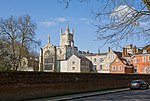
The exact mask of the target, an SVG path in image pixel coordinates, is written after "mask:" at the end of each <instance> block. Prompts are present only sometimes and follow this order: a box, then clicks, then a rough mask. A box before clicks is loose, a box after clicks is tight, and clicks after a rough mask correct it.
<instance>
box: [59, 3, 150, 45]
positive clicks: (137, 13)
mask: <svg viewBox="0 0 150 101" xmlns="http://www.w3.org/2000/svg"><path fill="white" fill-rule="evenodd" d="M71 1H72V0H62V1H61V2H62V3H65V7H66V8H68V7H69V3H70V2H71ZM79 1H80V2H88V3H91V4H92V3H93V2H98V4H99V7H97V10H92V14H93V18H94V20H93V23H92V24H94V25H95V26H96V27H97V39H98V40H100V41H102V42H103V43H104V45H105V44H116V45H118V44H119V43H120V44H121V43H123V42H128V41H131V40H133V41H134V40H139V39H145V44H147V43H149V42H150V26H149V24H150V0H79Z"/></svg>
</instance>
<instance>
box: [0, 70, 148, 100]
mask: <svg viewBox="0 0 150 101" xmlns="http://www.w3.org/2000/svg"><path fill="white" fill-rule="evenodd" d="M133 79H144V80H146V81H148V82H149V83H150V75H139V74H97V73H47V72H0V99H1V101H2V100H5V101H10V100H11V101H13V100H14V101H15V100H18V101H19V100H25V99H34V98H41V97H50V96H57V95H64V94H72V93H80V92H87V91H96V90H105V89H115V88H124V87H128V84H129V82H130V81H131V80H133Z"/></svg>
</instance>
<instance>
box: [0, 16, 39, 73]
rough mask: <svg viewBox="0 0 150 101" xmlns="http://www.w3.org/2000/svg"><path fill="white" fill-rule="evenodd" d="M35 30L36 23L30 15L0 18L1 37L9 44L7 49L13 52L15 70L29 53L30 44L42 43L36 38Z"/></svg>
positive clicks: (12, 58)
mask: <svg viewBox="0 0 150 101" xmlns="http://www.w3.org/2000/svg"><path fill="white" fill-rule="evenodd" d="M35 30H36V24H34V23H33V22H32V21H31V18H30V16H29V15H26V16H21V17H18V18H17V17H14V16H11V17H9V18H6V19H1V20H0V35H1V37H0V38H1V39H3V41H5V42H6V43H7V44H8V46H9V47H7V49H8V50H9V51H10V52H11V53H12V54H13V57H11V60H12V64H13V70H17V68H18V66H19V63H20V61H21V58H22V56H23V55H26V54H28V53H29V50H30V47H29V46H31V45H32V44H34V45H35V44H38V45H40V41H37V40H36V39H35V35H36V34H35Z"/></svg>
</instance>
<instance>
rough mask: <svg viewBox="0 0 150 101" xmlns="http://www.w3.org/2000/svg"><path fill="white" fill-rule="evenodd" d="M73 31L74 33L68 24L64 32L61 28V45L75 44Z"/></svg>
mask: <svg viewBox="0 0 150 101" xmlns="http://www.w3.org/2000/svg"><path fill="white" fill-rule="evenodd" d="M73 33H74V31H73V30H72V33H71V32H70V30H69V26H68V25H67V26H66V30H65V32H64V33H62V29H60V46H72V45H74V40H73Z"/></svg>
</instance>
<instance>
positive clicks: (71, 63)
mask: <svg viewBox="0 0 150 101" xmlns="http://www.w3.org/2000/svg"><path fill="white" fill-rule="evenodd" d="M60 72H78V73H81V72H82V73H89V72H95V71H94V70H93V65H92V62H91V61H90V60H88V59H87V58H86V57H84V56H77V55H75V54H73V55H72V56H71V57H70V58H68V59H67V60H64V61H61V69H60Z"/></svg>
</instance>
